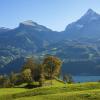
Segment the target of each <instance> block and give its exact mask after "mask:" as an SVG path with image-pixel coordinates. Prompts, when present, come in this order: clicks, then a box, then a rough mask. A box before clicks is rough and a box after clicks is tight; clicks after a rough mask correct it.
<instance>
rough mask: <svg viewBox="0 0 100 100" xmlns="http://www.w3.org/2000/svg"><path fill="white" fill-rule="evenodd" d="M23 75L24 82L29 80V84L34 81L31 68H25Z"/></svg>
mask: <svg viewBox="0 0 100 100" xmlns="http://www.w3.org/2000/svg"><path fill="white" fill-rule="evenodd" d="M21 76H22V79H23V80H24V82H27V83H28V84H30V83H31V82H32V74H31V70H30V69H25V70H23V71H22V74H21Z"/></svg>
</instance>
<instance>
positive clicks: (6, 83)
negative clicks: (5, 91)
mask: <svg viewBox="0 0 100 100" xmlns="http://www.w3.org/2000/svg"><path fill="white" fill-rule="evenodd" d="M2 82H3V84H2V87H4V88H9V87H11V86H12V85H11V82H10V79H9V77H8V76H7V75H4V76H3V80H2Z"/></svg>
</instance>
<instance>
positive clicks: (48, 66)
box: [43, 56, 62, 80]
mask: <svg viewBox="0 0 100 100" xmlns="http://www.w3.org/2000/svg"><path fill="white" fill-rule="evenodd" d="M61 64H62V62H61V60H60V59H59V58H57V57H54V56H48V57H46V58H45V59H44V62H43V65H44V70H45V74H46V76H47V77H48V78H49V79H51V80H52V79H53V78H54V77H55V76H57V75H58V74H59V72H60V69H61Z"/></svg>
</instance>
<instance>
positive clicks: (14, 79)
mask: <svg viewBox="0 0 100 100" xmlns="http://www.w3.org/2000/svg"><path fill="white" fill-rule="evenodd" d="M9 78H10V82H11V84H12V86H14V85H15V84H16V82H17V75H16V74H15V73H14V72H11V74H10V77H9Z"/></svg>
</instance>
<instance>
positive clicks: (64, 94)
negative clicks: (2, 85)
mask: <svg viewBox="0 0 100 100" xmlns="http://www.w3.org/2000/svg"><path fill="white" fill-rule="evenodd" d="M53 84H54V85H52V86H46V87H42V88H35V89H30V90H27V89H17V88H13V89H0V100H100V83H99V82H89V83H77V84H69V85H66V86H65V85H64V84H63V83H62V82H58V81H56V80H54V81H53ZM5 91H6V92H5ZM1 92H2V94H1ZM2 95H5V96H4V97H2Z"/></svg>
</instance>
